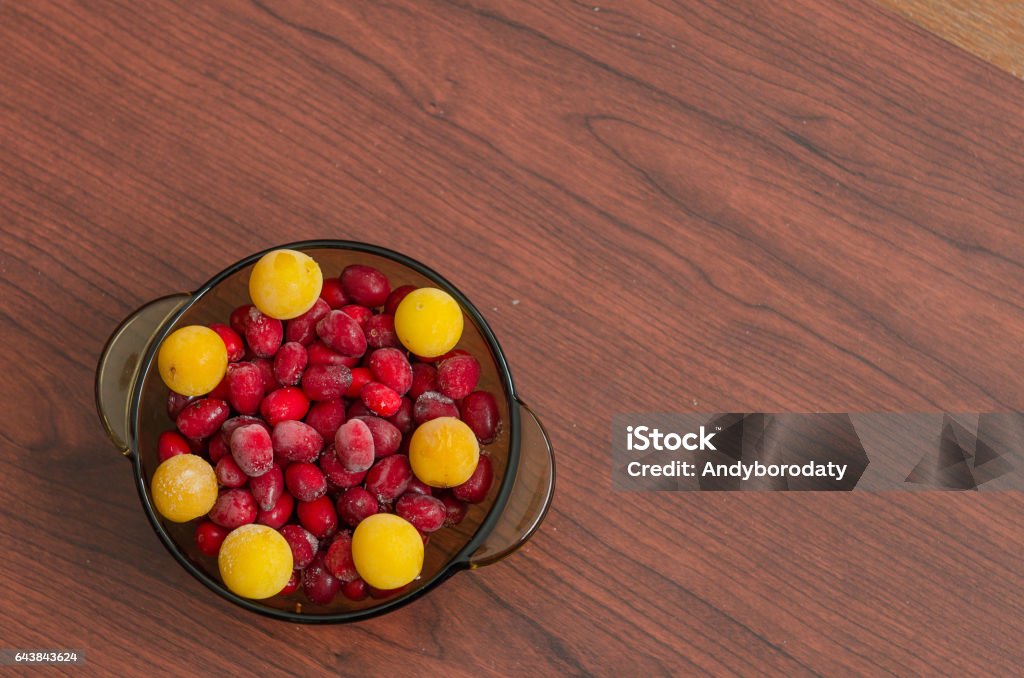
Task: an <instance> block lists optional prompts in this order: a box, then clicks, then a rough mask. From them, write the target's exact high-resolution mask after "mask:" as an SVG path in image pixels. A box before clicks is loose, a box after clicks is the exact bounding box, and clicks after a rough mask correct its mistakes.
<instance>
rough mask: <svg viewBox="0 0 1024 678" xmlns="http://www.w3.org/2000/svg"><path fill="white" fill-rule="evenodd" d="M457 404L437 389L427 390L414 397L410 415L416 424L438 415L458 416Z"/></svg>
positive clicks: (435, 417)
mask: <svg viewBox="0 0 1024 678" xmlns="http://www.w3.org/2000/svg"><path fill="white" fill-rule="evenodd" d="M458 416H459V406H458V405H456V404H455V401H454V400H452V399H451V398H449V397H448V396H446V395H442V394H440V393H438V392H437V391H427V392H426V393H424V394H423V395H421V396H420V397H419V398H417V399H416V404H415V405H413V408H412V417H413V419H415V420H416V423H417V424H422V423H424V422H427V421H430V420H431V419H437V418H438V417H458Z"/></svg>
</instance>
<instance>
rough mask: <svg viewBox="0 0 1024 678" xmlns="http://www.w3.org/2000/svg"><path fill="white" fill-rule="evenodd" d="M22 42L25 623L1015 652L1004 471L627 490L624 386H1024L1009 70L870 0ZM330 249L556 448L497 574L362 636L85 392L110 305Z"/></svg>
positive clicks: (633, 394)
mask: <svg viewBox="0 0 1024 678" xmlns="http://www.w3.org/2000/svg"><path fill="white" fill-rule="evenodd" d="M0 38H2V43H3V45H4V48H3V51H2V52H0V135H2V136H0V139H2V141H0V224H2V231H0V232H2V237H3V246H2V248H0V274H2V286H3V287H2V294H0V315H2V319H3V338H4V342H5V350H4V351H3V352H2V353H0V393H2V394H3V409H2V412H3V421H2V426H0V436H2V438H0V439H2V441H3V443H2V445H3V452H4V454H3V457H2V464H3V475H4V479H5V480H4V482H3V483H2V484H0V507H2V508H0V511H2V516H3V517H2V520H0V534H2V536H3V540H4V544H5V548H4V549H3V550H2V551H0V568H2V572H3V573H4V575H5V580H6V582H7V585H6V588H5V594H4V596H3V598H2V608H0V609H2V615H0V638H2V639H3V645H4V646H8V647H23V646H32V645H40V646H59V647H71V648H80V649H85V650H86V652H87V657H88V662H89V663H88V665H87V666H86V667H85V669H86V671H87V672H88V673H95V674H109V673H116V674H122V675H123V674H133V673H142V672H145V673H147V674H150V675H163V674H175V675H180V674H182V673H185V672H191V671H195V670H197V669H198V670H200V671H201V672H203V673H207V672H209V673H218V674H222V673H225V672H232V673H234V672H239V671H242V670H248V671H260V672H261V673H263V674H266V675H276V674H314V673H318V672H324V671H333V672H337V673H340V674H343V675H386V674H400V675H428V674H429V675H448V676H461V675H467V676H468V675H480V674H485V675H506V674H512V673H526V672H531V673H534V674H539V675H556V674H557V675H561V674H567V675H635V674H643V675H678V674H692V673H713V674H725V673H740V674H751V675H762V674H765V673H768V674H783V675H805V674H854V673H857V674H863V673H867V674H880V673H899V674H908V673H957V674H962V673H967V672H972V673H974V672H982V671H984V672H986V673H996V674H1006V673H1012V672H1014V671H1015V670H1016V669H1017V667H1019V666H1020V664H1021V662H1022V661H1024V649H1022V648H1024V643H1022V642H1021V641H1022V640H1024V629H1022V626H1021V623H1020V619H1021V611H1022V608H1024V595H1022V584H1024V581H1022V575H1021V568H1020V563H1021V559H1022V556H1024V549H1022V546H1021V544H1022V542H1024V529H1022V527H1021V517H1022V514H1024V501H1022V499H1021V496H1020V495H1019V494H1006V495H987V496H975V495H973V494H971V495H967V494H914V495H911V494H884V495H876V496H872V495H859V494H858V495H844V496H838V495H824V496H823V495H800V496H796V495H785V494H749V495H748V494H743V495H740V494H723V495H717V496H710V495H704V496H698V495H693V494H671V495H670V494H611V493H610V490H609V488H610V465H609V459H610V455H609V452H608V444H609V439H610V435H609V417H610V415H611V413H613V412H616V411H635V410H645V409H647V410H665V409H696V410H708V411H715V410H726V411H728V410H732V409H738V410H746V409H748V408H749V409H766V410H795V411H804V410H824V411H828V410H840V411H842V410H848V409H857V410H870V409H882V410H886V409H889V410H915V409H923V410H932V409H943V408H945V409H950V410H972V409H975V410H976V409H985V408H1015V407H1016V408H1019V407H1021V406H1022V405H1024V376H1022V374H1024V372H1022V371H1021V370H1020V369H1018V367H1019V363H1020V361H1021V358H1022V351H1021V341H1020V336H1021V335H1022V333H1024V305H1022V303H1021V300H1020V295H1019V293H1018V290H1020V289H1021V288H1022V285H1024V233H1022V231H1021V227H1020V224H1021V221H1022V217H1024V189H1022V186H1024V182H1022V179H1024V164H1022V160H1021V155H1020V153H1019V150H1020V147H1021V141H1022V138H1024V123H1022V116H1021V112H1022V111H1024V89H1022V84H1021V83H1020V82H1019V81H1017V80H1016V79H1014V78H1012V77H1010V76H1009V75H1008V74H1006V73H1004V72H1001V71H999V70H997V69H995V68H992V67H989V66H987V65H986V64H984V63H982V62H980V61H979V60H977V59H974V58H971V57H970V56H969V55H967V54H966V53H964V52H962V51H960V50H958V49H956V48H955V47H953V46H951V45H950V44H948V43H946V42H944V41H942V40H940V39H938V38H936V37H934V36H931V35H929V34H926V33H924V32H922V31H921V30H919V29H917V28H916V27H914V26H912V25H910V24H909V23H907V22H904V21H902V20H899V19H897V18H895V17H894V16H893V15H891V14H890V13H888V12H885V11H883V10H881V9H879V8H878V7H877V6H876V5H874V4H873V3H870V2H867V1H863V2H839V1H838V0H772V1H769V0H762V1H749V2H737V3H670V2H665V1H664V0H654V1H650V2H630V3H619V2H613V3H604V2H601V3H600V4H594V3H587V4H581V3H575V2H540V1H539V0H502V1H501V2H498V1H497V0H452V1H427V2H406V1H404V0H396V1H394V2H391V3H376V2H365V1H357V2H350V3H300V2H285V1H284V0H255V1H251V2H243V1H241V0H232V1H229V2H224V3H211V4H201V3H182V2H173V1H171V0H166V1H160V0H137V1H135V2H128V1H127V0H97V1H96V2H90V3H76V2H47V3H42V2H27V3H3V4H2V5H0ZM307 237H340V238H352V239H360V240H366V241H371V242H376V243H379V244H381V245H384V246H387V247H391V248H395V249H398V250H401V251H405V252H408V253H410V254H413V255H414V256H417V257H418V258H421V259H422V260H424V261H426V262H429V263H430V264H431V265H433V266H434V267H436V268H437V269H438V270H439V271H441V272H442V273H443V274H444V275H446V276H448V277H449V278H450V279H451V280H452V281H453V282H454V283H455V284H456V285H458V286H459V287H460V288H461V289H463V290H465V291H466V292H467V293H468V294H469V295H470V296H471V297H472V298H473V300H474V301H475V302H476V304H477V305H478V306H479V307H480V308H482V309H484V310H485V311H486V312H487V313H488V319H489V321H490V322H491V324H492V326H493V327H494V329H495V331H496V332H497V334H498V336H499V338H500V340H501V342H502V344H503V346H504V348H505V349H506V351H507V353H508V356H509V359H510V362H511V365H512V366H513V374H514V377H515V379H516V382H517V385H518V388H519V390H520V391H521V393H522V394H523V396H524V397H525V398H526V399H527V400H528V401H529V402H530V403H531V405H532V406H533V407H534V408H535V409H536V410H537V411H538V412H539V413H540V415H541V417H542V418H543V420H544V422H545V424H546V425H547V426H548V429H549V431H550V433H551V436H552V438H553V442H554V445H555V448H556V450H557V455H558V456H557V458H558V464H559V473H560V475H559V485H558V492H557V496H556V499H555V504H554V507H553V509H552V511H551V513H550V515H549V518H548V520H547V522H546V523H545V525H544V526H543V528H542V530H541V531H540V532H539V534H538V535H537V536H536V537H535V538H534V539H533V540H532V541H531V542H530V543H529V544H528V545H527V546H526V547H525V548H524V549H523V550H522V551H521V552H519V553H518V554H516V555H515V556H514V557H513V558H511V559H509V560H507V561H505V562H503V563H500V564H498V565H495V566H493V567H489V568H486V569H482V570H480V571H477V572H473V573H466V574H462V575H459V576H457V577H455V578H453V579H452V580H451V581H449V582H447V583H446V584H445V585H444V586H443V587H441V588H440V589H439V590H437V591H436V592H434V593H432V594H431V595H430V596H428V597H427V598H425V599H423V600H421V601H419V602H417V603H415V604H413V605H411V606H409V607H407V608H405V609H403V610H402V611H400V612H397V613H395V614H392V615H388V616H385V617H383V618H379V619H374V620H371V621H369V622H366V623H361V624H358V625H351V626H346V627H329V628H322V627H317V628H309V627H299V626H291V625H287V624H283V623H279V622H273V621H270V620H266V619H262V618H257V617H255V616H253V615H249V614H244V613H242V612H241V611H239V610H238V609H236V608H234V607H232V606H231V605H229V604H228V603H226V602H223V601H221V600H219V599H218V598H216V597H213V596H212V595H210V594H209V593H208V592H207V591H206V590H205V589H203V588H202V587H201V586H200V585H199V584H198V583H197V582H195V581H193V580H192V579H191V578H190V577H189V575H188V574H186V573H185V572H184V571H183V570H181V569H180V568H178V567H177V566H176V565H175V564H174V563H173V561H172V560H171V559H170V558H169V557H168V555H167V554H166V553H165V552H164V550H163V548H162V547H161V546H160V544H159V543H158V540H157V539H156V538H155V537H154V535H153V534H152V532H151V530H150V528H149V526H148V524H147V522H146V520H145V517H144V516H143V514H142V512H141V510H140V508H139V505H138V498H137V497H136V495H135V491H134V489H133V487H132V483H131V477H130V470H129V468H128V465H127V464H126V463H125V462H124V460H123V459H121V458H119V457H118V455H117V454H116V453H115V451H114V450H113V449H112V448H111V447H110V445H109V444H108V443H107V441H106V439H105V437H104V435H103V432H102V429H101V427H100V426H99V424H98V422H97V421H96V418H95V415H94V413H93V409H92V378H93V370H94V367H95V363H96V359H97V356H98V354H99V351H100V349H101V347H102V345H103V342H104V340H105V339H106V337H107V335H108V333H109V332H110V331H111V330H112V329H113V327H114V326H115V324H116V323H117V322H118V321H119V320H120V319H121V318H122V317H123V316H124V315H125V314H126V313H128V312H129V311H130V310H131V309H133V308H135V307H136V306H138V305H139V304H141V303H142V302H144V301H146V300H148V299H151V298H154V297H156V296H158V295H162V294H165V293H168V292H171V291H176V290H181V289H191V288H194V287H196V286H197V285H199V284H200V283H202V282H203V281H204V280H206V279H207V278H208V277H209V276H210V275H211V274H212V273H214V272H216V271H218V270H220V269H221V268H223V267H225V266H226V265H228V264H230V263H232V262H233V261H235V260H236V259H237V258H239V257H240V256H242V255H244V254H247V253H249V252H252V251H255V250H258V249H261V248H263V247H267V246H271V245H273V244H277V243H282V242H287V241H291V240H296V239H301V238H307ZM68 673H71V671H68ZM76 673H78V672H77V671H76Z"/></svg>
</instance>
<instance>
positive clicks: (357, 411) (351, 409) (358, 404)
mask: <svg viewBox="0 0 1024 678" xmlns="http://www.w3.org/2000/svg"><path fill="white" fill-rule="evenodd" d="M373 416H376V415H375V414H374V413H373V412H371V411H370V408H369V407H367V406H366V405H365V404H363V401H362V400H353V401H352V403H351V404H350V405H349V406H348V409H347V410H345V417H346V418H348V419H354V418H356V417H373Z"/></svg>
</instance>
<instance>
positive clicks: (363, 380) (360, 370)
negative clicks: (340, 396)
mask: <svg viewBox="0 0 1024 678" xmlns="http://www.w3.org/2000/svg"><path fill="white" fill-rule="evenodd" d="M371 381H373V373H372V372H370V368H369V367H353V368H352V383H351V384H349V385H348V388H347V389H346V390H345V397H346V398H358V397H359V394H360V393H362V392H363V387H364V386H366V385H367V384H369V383H370V382H371Z"/></svg>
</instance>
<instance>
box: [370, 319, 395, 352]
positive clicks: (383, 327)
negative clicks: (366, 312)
mask: <svg viewBox="0 0 1024 678" xmlns="http://www.w3.org/2000/svg"><path fill="white" fill-rule="evenodd" d="M366 345H367V346H369V347H370V348H401V346H402V343H401V341H399V339H398V332H396V331H395V318H394V316H392V315H389V314H387V313H381V314H380V315H375V316H373V317H372V318H370V320H369V322H367V323H366Z"/></svg>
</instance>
